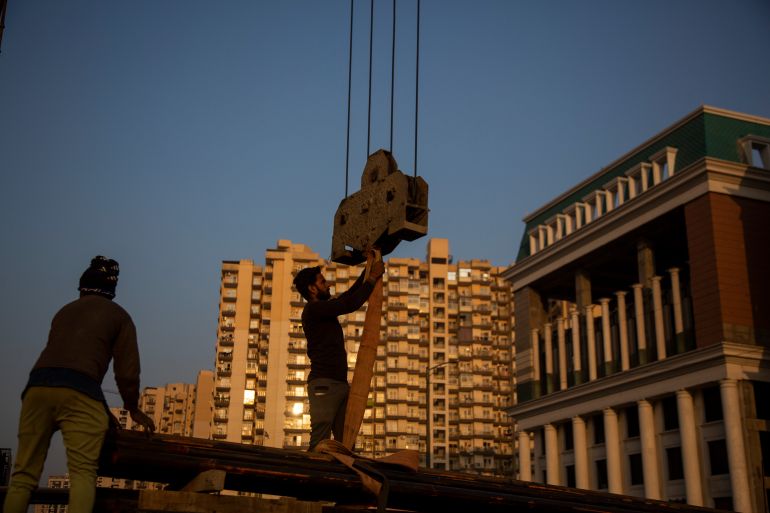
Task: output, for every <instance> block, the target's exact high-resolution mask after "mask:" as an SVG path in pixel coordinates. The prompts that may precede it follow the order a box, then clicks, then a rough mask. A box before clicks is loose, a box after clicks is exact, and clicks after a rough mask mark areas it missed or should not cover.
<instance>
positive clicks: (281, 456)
mask: <svg viewBox="0 0 770 513" xmlns="http://www.w3.org/2000/svg"><path fill="white" fill-rule="evenodd" d="M105 448H106V449H105V451H106V452H103V455H102V456H103V458H102V462H101V467H100V470H99V473H100V475H106V476H113V477H124V478H130V479H141V480H147V481H159V482H163V481H171V480H174V478H178V479H179V480H181V481H183V482H186V481H189V480H190V479H192V478H194V477H195V475H196V474H198V473H199V472H201V471H203V470H207V469H210V468H215V469H219V470H224V471H226V472H227V477H226V480H225V488H226V489H228V490H240V491H244V492H258V493H268V494H272V495H279V496H288V497H295V498H297V499H300V500H305V501H328V502H334V503H336V504H337V505H340V504H367V503H369V504H373V503H374V500H375V498H374V497H373V496H372V495H370V494H367V493H366V492H364V491H363V490H362V488H361V481H360V480H359V478H358V476H357V475H356V474H355V473H354V472H353V471H352V470H350V469H348V468H347V467H345V466H344V465H342V464H341V463H339V462H337V461H335V460H333V459H332V458H331V457H330V456H327V455H323V454H317V453H309V452H303V451H297V450H286V449H277V448H272V447H261V446H253V445H241V444H236V443H232V442H217V441H213V440H203V439H195V438H184V437H171V436H164V435H154V436H152V437H151V438H147V437H146V436H144V434H143V433H134V432H126V431H121V432H120V433H118V434H117V436H116V437H115V438H113V439H108V441H107V442H106V443H105ZM368 465H369V466H370V467H372V468H374V469H375V470H376V471H377V473H379V474H381V475H383V476H384V477H385V478H386V479H387V480H388V485H389V486H388V488H389V495H388V501H387V505H388V507H389V508H399V509H406V510H411V511H418V512H425V513H432V512H439V511H440V512H441V513H455V512H457V513H467V512H468V511H469V510H470V511H472V510H474V509H477V510H483V511H484V512H485V513H510V512H512V511H517V510H519V509H523V510H527V511H532V512H541V513H565V512H570V513H585V512H586V511H592V512H595V513H598V512H606V513H697V512H708V511H714V510H712V509H709V508H703V507H698V506H691V505H688V504H677V503H668V502H663V501H657V500H652V499H644V498H640V497H631V496H626V495H616V494H609V493H605V492H597V491H592V490H578V489H573V488H566V487H562V486H553V485H544V484H540V483H533V482H525V481H517V480H510V479H496V478H489V477H480V476H475V475H471V474H462V473H458V472H447V471H439V470H429V469H420V470H419V471H418V472H414V471H408V470H404V469H402V468H400V467H397V466H393V465H388V464H385V463H382V462H377V461H373V462H368Z"/></svg>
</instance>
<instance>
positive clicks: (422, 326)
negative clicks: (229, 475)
mask: <svg viewBox="0 0 770 513" xmlns="http://www.w3.org/2000/svg"><path fill="white" fill-rule="evenodd" d="M314 265H322V266H324V273H325V276H326V279H327V281H328V282H329V283H331V284H333V285H334V289H335V290H334V292H335V293H336V294H339V293H341V292H343V291H344V290H346V289H347V288H348V287H349V286H350V285H352V283H353V282H354V281H355V279H356V278H357V277H358V275H359V273H360V272H361V269H362V267H360V266H359V267H349V266H346V265H340V264H335V263H327V262H324V261H323V260H322V259H320V258H319V256H318V254H316V253H314V252H313V251H312V250H311V249H310V248H308V247H307V246H305V245H302V244H295V243H292V242H290V241H286V240H281V241H278V246H277V248H275V249H270V250H268V251H267V254H266V256H265V263H264V265H256V264H254V263H253V262H252V261H251V260H240V261H225V262H223V264H222V282H221V289H220V315H219V327H218V338H217V355H216V363H215V365H216V377H215V382H214V417H213V423H212V437H213V438H214V439H219V440H228V441H232V442H241V443H247V444H260V445H268V446H273V447H295V448H307V446H308V442H309V433H310V416H309V414H308V403H307V391H306V378H307V373H308V371H309V369H310V362H309V360H308V359H307V355H306V341H305V336H304V333H303V331H302V325H301V314H302V309H303V307H304V300H303V299H302V298H301V297H300V296H299V294H298V293H297V292H296V291H295V290H294V289H293V288H292V279H293V277H294V275H295V274H296V272H297V271H299V270H300V269H302V268H304V267H309V266H314ZM501 271H502V269H501V268H496V267H493V266H491V265H490V264H489V263H488V262H486V261H484V260H471V261H469V262H459V263H453V262H452V259H451V257H450V255H449V244H448V241H446V240H445V239H433V240H431V241H430V243H429V245H428V256H427V259H426V261H424V262H421V261H420V260H418V259H407V258H392V259H390V260H388V262H387V275H386V276H385V277H384V302H383V318H384V319H385V320H386V321H385V322H383V324H382V326H381V332H380V336H381V339H382V340H383V343H382V345H381V346H380V347H379V348H378V356H377V361H376V365H375V373H374V379H373V389H372V392H371V394H370V408H368V409H367V412H366V416H365V418H364V421H363V425H362V428H361V432H360V434H359V437H358V440H357V444H356V448H357V450H358V451H359V452H363V453H364V454H368V455H372V456H377V457H379V456H384V455H386V454H390V453H393V452H396V451H398V450H402V449H415V450H419V451H420V452H421V454H425V450H426V447H425V444H426V425H427V419H431V420H430V425H431V427H430V429H431V433H432V436H431V437H430V438H431V439H430V445H431V452H432V455H433V457H432V461H431V463H432V464H433V466H434V467H435V468H445V469H455V470H468V471H472V472H476V473H480V474H499V475H505V474H506V473H508V474H510V472H511V469H512V459H513V440H512V437H511V436H512V433H511V431H510V425H509V422H508V419H507V416H506V415H505V413H504V408H505V407H507V406H509V405H510V404H511V400H512V395H513V392H512V372H511V362H512V340H511V338H512V326H513V309H512V296H511V289H510V286H509V284H508V283H507V282H505V281H504V280H502V278H501V277H500V276H499V274H500V272H501ZM364 310H365V308H362V309H361V311H358V312H355V313H352V314H350V315H347V316H345V317H343V318H341V319H340V320H341V323H342V326H343V330H344V331H345V334H346V344H347V352H348V358H349V360H348V370H349V378H350V377H352V371H353V369H354V366H355V360H356V354H357V351H358V344H359V343H360V340H361V332H362V330H363V323H364ZM430 367H436V368H435V369H433V371H432V375H431V378H430V381H431V395H430V397H431V400H430V405H427V406H426V370H427V369H428V368H430Z"/></svg>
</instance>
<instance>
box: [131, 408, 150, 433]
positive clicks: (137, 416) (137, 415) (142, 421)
mask: <svg viewBox="0 0 770 513" xmlns="http://www.w3.org/2000/svg"><path fill="white" fill-rule="evenodd" d="M128 413H129V415H131V420H133V421H134V422H136V423H137V424H139V425H140V426H142V427H143V428H144V430H145V431H146V432H147V433H148V434H149V433H152V432H154V431H155V422H153V421H152V419H151V418H150V417H148V416H147V415H145V414H144V412H143V411H142V410H140V409H139V408H137V409H136V410H132V411H129V412H128Z"/></svg>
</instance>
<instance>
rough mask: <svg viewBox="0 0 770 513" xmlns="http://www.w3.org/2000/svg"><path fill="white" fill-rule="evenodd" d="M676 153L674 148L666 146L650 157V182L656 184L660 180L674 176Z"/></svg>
mask: <svg viewBox="0 0 770 513" xmlns="http://www.w3.org/2000/svg"><path fill="white" fill-rule="evenodd" d="M676 153H677V149H676V148H672V147H670V146H666V147H665V148H663V149H662V150H660V151H659V152H657V153H655V154H654V155H652V156H651V157H650V163H651V164H652V184H658V183H660V182H661V181H663V180H667V179H669V178H671V177H672V176H674V165H675V164H676ZM650 185H651V184H650ZM648 187H649V185H648Z"/></svg>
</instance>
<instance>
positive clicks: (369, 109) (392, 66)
mask: <svg viewBox="0 0 770 513" xmlns="http://www.w3.org/2000/svg"><path fill="white" fill-rule="evenodd" d="M353 3H354V0H350V33H349V43H348V45H349V46H348V112H347V132H346V136H345V197H346V198H347V197H348V182H349V181H350V179H349V176H350V175H349V170H350V111H351V94H352V93H351V91H352V81H353V20H354V15H353V14H354V13H353ZM396 3H397V0H393V23H392V32H391V56H390V57H391V60H390V145H389V147H388V148H389V150H390V152H391V153H392V152H393V126H394V123H393V119H394V106H395V100H394V98H395V77H396ZM373 42H374V0H370V2H369V91H368V93H369V94H368V107H367V131H366V154H367V156H368V155H369V153H370V151H371V134H372V63H373V58H372V54H373V47H374V44H373ZM416 46H417V50H416V59H415V86H414V91H415V92H414V96H415V99H414V176H415V178H416V177H417V141H418V137H417V136H418V126H419V107H420V103H419V97H420V95H419V87H420V0H417V38H416Z"/></svg>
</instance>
